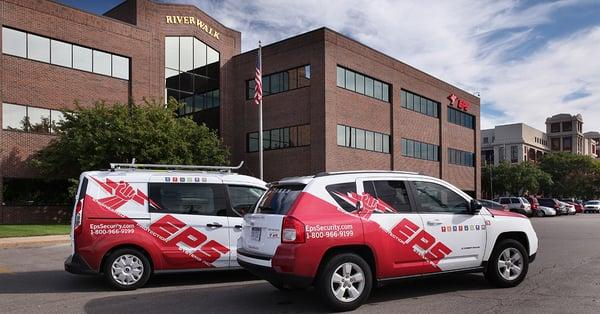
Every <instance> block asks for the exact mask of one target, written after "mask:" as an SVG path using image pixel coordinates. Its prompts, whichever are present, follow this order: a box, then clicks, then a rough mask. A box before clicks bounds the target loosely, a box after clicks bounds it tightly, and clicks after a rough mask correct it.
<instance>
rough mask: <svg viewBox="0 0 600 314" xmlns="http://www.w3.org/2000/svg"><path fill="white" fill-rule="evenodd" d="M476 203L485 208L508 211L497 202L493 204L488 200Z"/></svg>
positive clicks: (506, 207)
mask: <svg viewBox="0 0 600 314" xmlns="http://www.w3.org/2000/svg"><path fill="white" fill-rule="evenodd" d="M478 201H479V202H480V203H481V205H483V207H485V208H488V209H495V210H504V211H508V206H506V205H502V204H500V203H498V202H494V201H490V200H478Z"/></svg>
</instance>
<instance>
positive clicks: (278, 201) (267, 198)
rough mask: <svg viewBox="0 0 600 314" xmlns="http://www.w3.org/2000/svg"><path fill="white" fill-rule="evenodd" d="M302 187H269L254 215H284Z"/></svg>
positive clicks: (301, 185)
mask: <svg viewBox="0 0 600 314" xmlns="http://www.w3.org/2000/svg"><path fill="white" fill-rule="evenodd" d="M304 187H305V185H304V184H297V185H276V186H272V187H270V188H269V190H268V191H267V192H266V193H265V195H264V196H263V197H262V198H261V199H260V201H259V202H258V207H257V208H256V213H258V214H275V215H286V214H287V213H288V211H289V210H290V208H291V207H292V204H294V201H295V200H296V198H297V197H298V195H300V192H302V190H303V189H304Z"/></svg>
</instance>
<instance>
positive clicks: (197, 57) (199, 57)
mask: <svg viewBox="0 0 600 314" xmlns="http://www.w3.org/2000/svg"><path fill="white" fill-rule="evenodd" d="M204 66H206V45H205V44H204V43H203V42H201V41H199V40H198V39H196V38H194V73H196V74H204V73H206V71H201V70H200V68H202V67H204ZM203 72H204V73H203Z"/></svg>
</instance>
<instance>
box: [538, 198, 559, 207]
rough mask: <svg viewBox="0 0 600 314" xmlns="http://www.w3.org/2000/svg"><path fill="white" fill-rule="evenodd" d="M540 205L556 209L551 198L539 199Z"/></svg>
mask: <svg viewBox="0 0 600 314" xmlns="http://www.w3.org/2000/svg"><path fill="white" fill-rule="evenodd" d="M538 203H539V204H540V205H542V206H546V207H554V205H555V203H554V200H553V199H551V198H539V199H538Z"/></svg>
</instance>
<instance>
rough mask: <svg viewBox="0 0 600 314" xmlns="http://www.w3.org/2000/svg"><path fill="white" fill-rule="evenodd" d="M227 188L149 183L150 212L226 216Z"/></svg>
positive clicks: (212, 185)
mask: <svg viewBox="0 0 600 314" xmlns="http://www.w3.org/2000/svg"><path fill="white" fill-rule="evenodd" d="M226 193H227V192H226V190H225V186H224V185H221V184H197V183H189V184H188V183H149V184H148V197H149V199H150V202H149V203H150V205H149V210H150V212H153V213H173V214H188V215H208V216H226V215H227V201H226Z"/></svg>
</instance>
